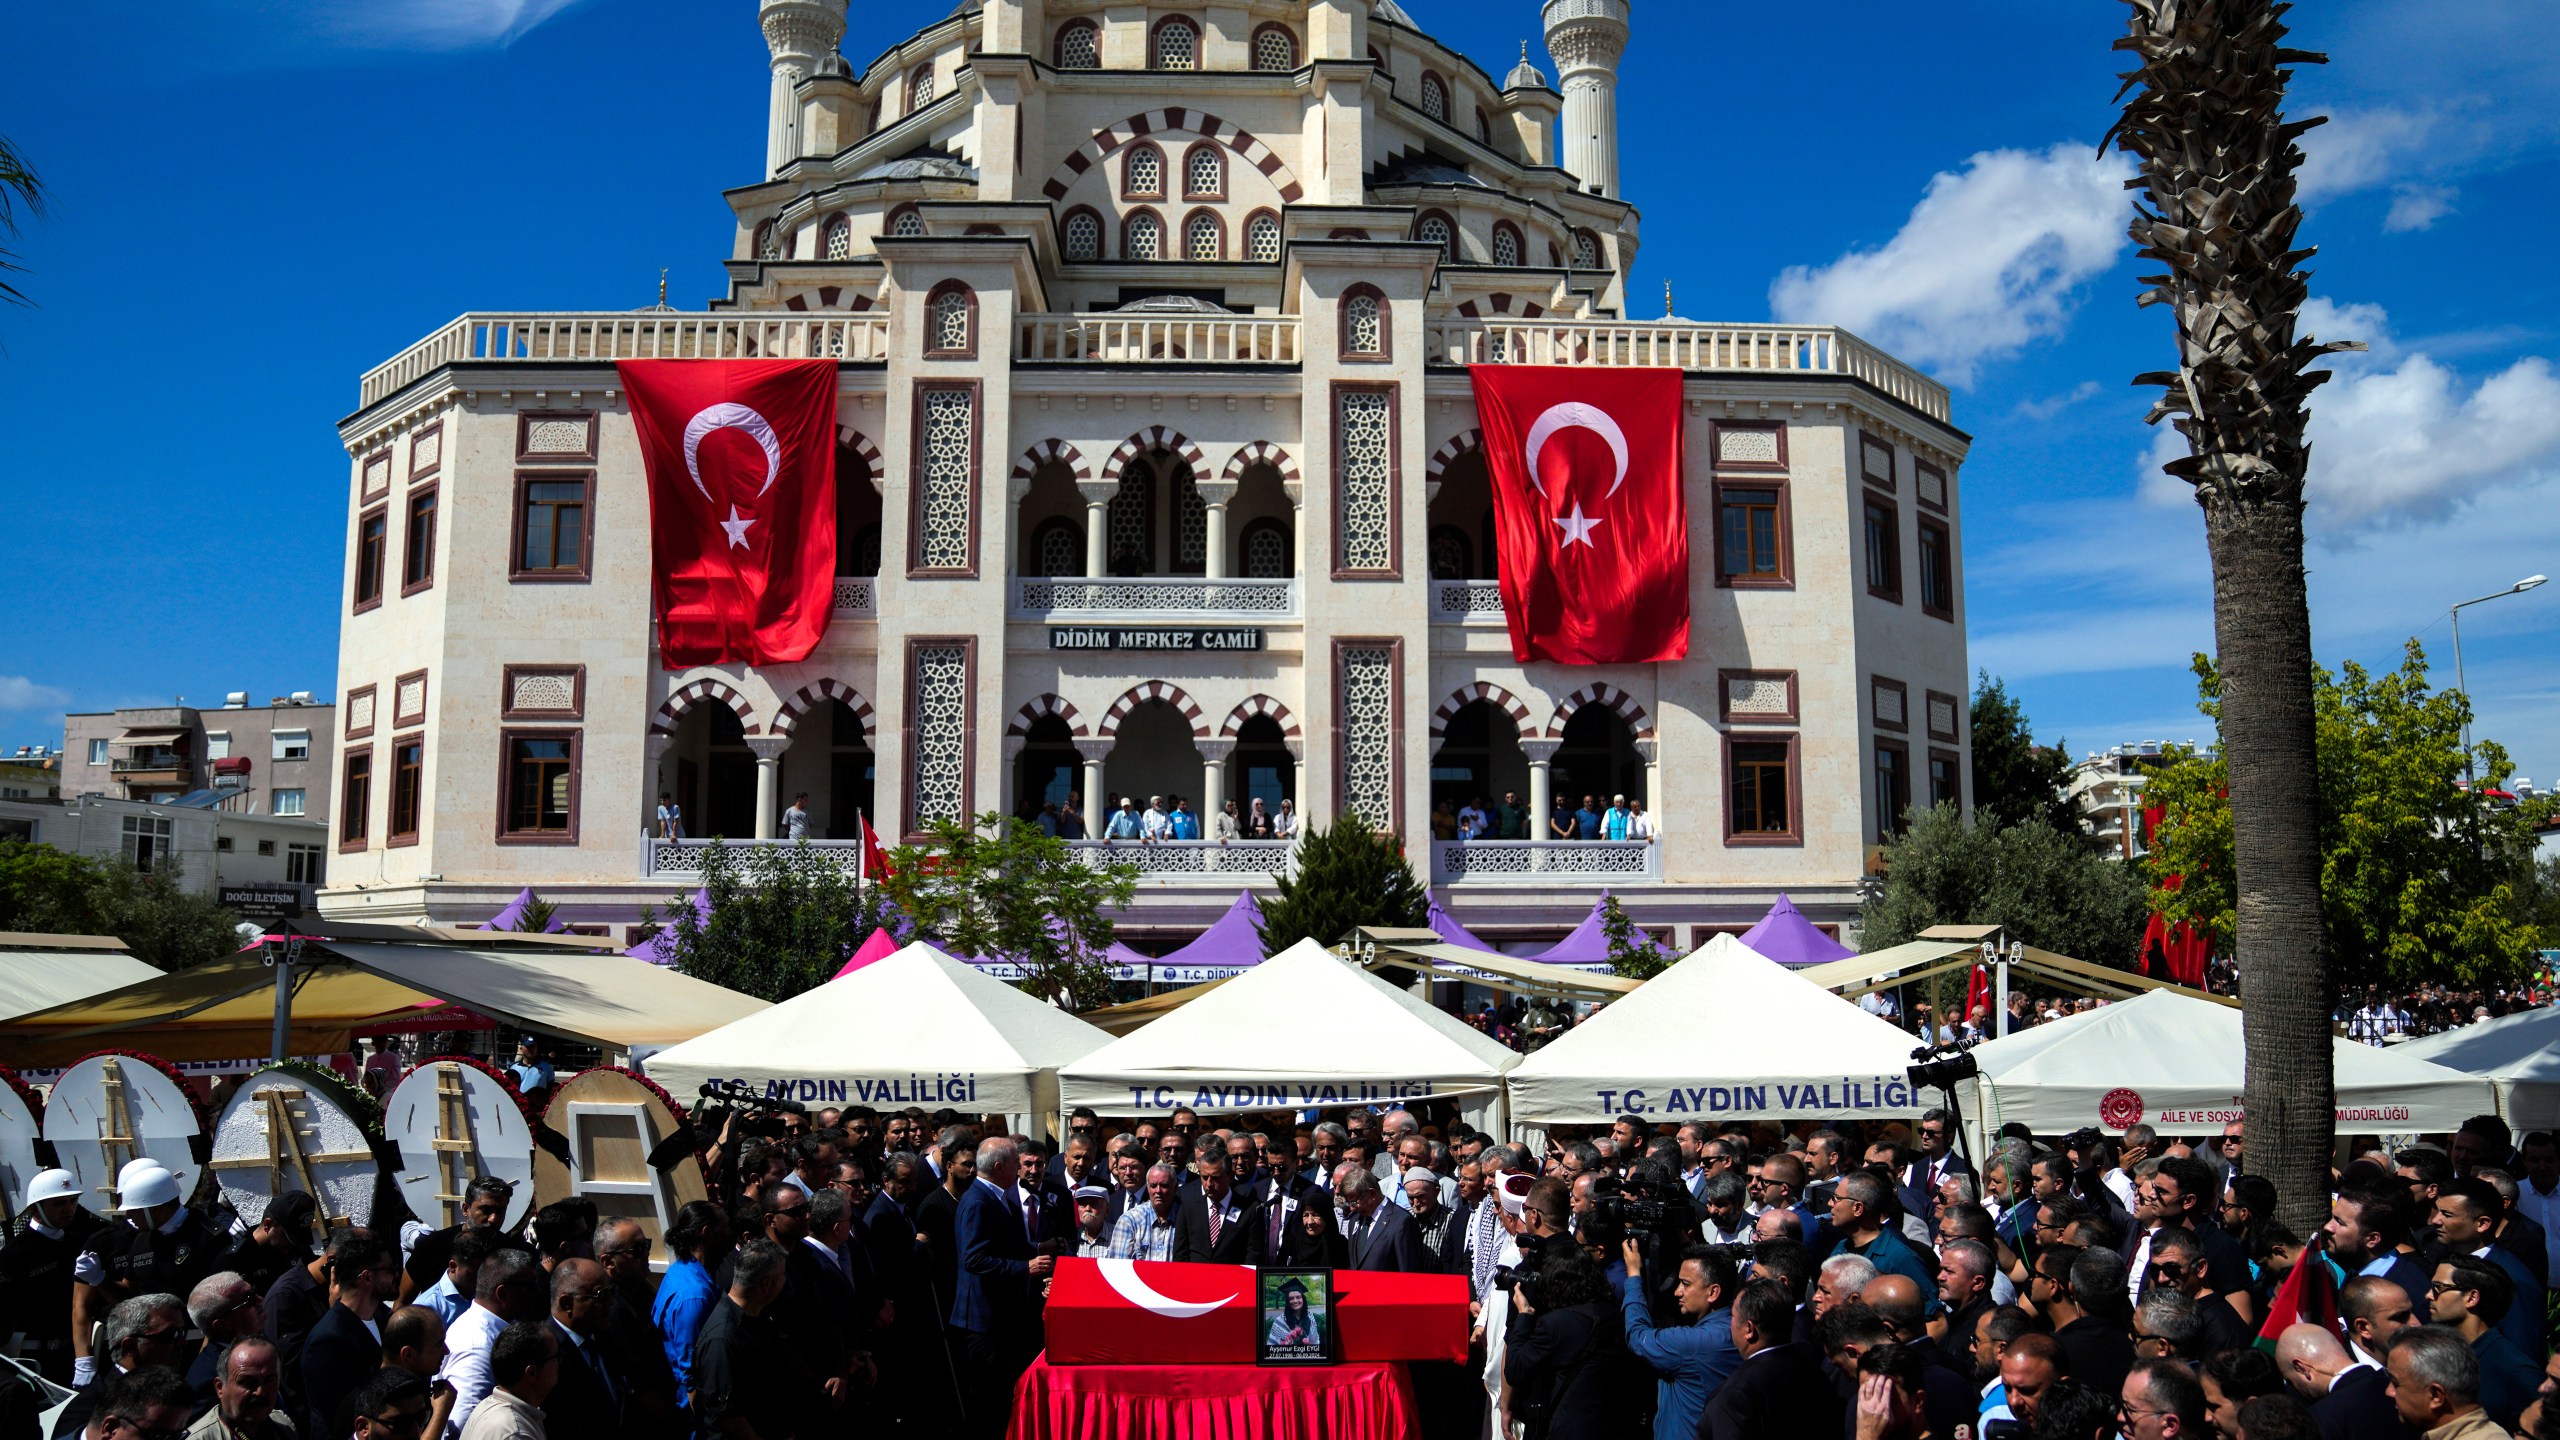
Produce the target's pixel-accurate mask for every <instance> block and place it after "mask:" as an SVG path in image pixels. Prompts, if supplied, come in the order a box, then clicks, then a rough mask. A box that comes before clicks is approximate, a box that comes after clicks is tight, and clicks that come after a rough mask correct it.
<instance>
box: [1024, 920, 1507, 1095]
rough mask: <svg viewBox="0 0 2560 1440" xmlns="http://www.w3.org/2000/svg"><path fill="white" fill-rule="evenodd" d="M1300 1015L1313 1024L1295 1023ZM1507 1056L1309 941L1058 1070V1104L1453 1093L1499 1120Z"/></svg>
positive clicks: (1488, 1040) (1492, 1043)
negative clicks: (1060, 1096) (1061, 1098)
mask: <svg viewBox="0 0 2560 1440" xmlns="http://www.w3.org/2000/svg"><path fill="white" fill-rule="evenodd" d="M1309 1021H1313V1022H1314V1023H1306V1022H1309ZM1519 1058H1520V1057H1519V1056H1518V1055H1517V1054H1516V1053H1514V1052H1513V1051H1511V1050H1509V1049H1508V1048H1506V1047H1504V1046H1502V1045H1500V1044H1497V1043H1496V1042H1495V1041H1494V1040H1493V1039H1492V1038H1491V1037H1489V1036H1487V1035H1485V1034H1483V1033H1482V1032H1480V1031H1477V1030H1475V1029H1472V1028H1470V1027H1469V1026H1468V1025H1466V1024H1465V1023H1464V1022H1463V1021H1460V1020H1458V1019H1455V1018H1454V1017H1452V1016H1449V1015H1446V1014H1443V1013H1442V1012H1441V1011H1440V1010H1438V1009H1437V1008H1435V1007H1433V1006H1432V1005H1430V1004H1429V1003H1427V1002H1425V1001H1423V1000H1420V999H1417V998H1416V997H1414V996H1412V995H1408V994H1406V993H1405V992H1404V991H1402V990H1398V989H1396V988H1395V987H1394V986H1392V985H1389V984H1388V983H1387V982H1385V981H1383V980H1380V979H1379V978H1378V977H1376V976H1374V975H1371V974H1369V973H1367V972H1365V971H1363V970H1361V969H1360V968H1359V967H1357V966H1355V965H1353V964H1351V963H1350V962H1348V961H1345V960H1342V959H1339V958H1337V957H1336V956H1334V954H1333V953H1332V952H1330V951H1328V950H1326V949H1325V948H1324V947H1323V946H1321V945H1318V944H1316V943H1315V942H1314V941H1312V940H1301V941H1299V942H1298V943H1297V944H1295V945H1292V946H1290V947H1289V948H1288V949H1286V950H1283V951H1281V952H1280V953H1279V954H1277V955H1274V956H1272V957H1271V958H1270V959H1268V960H1265V961H1263V962H1262V963H1261V964H1260V965H1257V966H1255V967H1254V968H1252V969H1250V970H1247V971H1243V972H1242V973H1240V974H1238V975H1237V976H1236V977H1235V978H1234V979H1232V980H1229V981H1226V982H1225V983H1223V984H1221V985H1219V986H1218V987H1217V988H1216V989H1213V990H1204V991H1203V992H1202V993H1201V994H1200V996H1199V998H1197V999H1195V1000H1193V1001H1191V1002H1190V1003H1189V1004H1187V1005H1184V1006H1183V1007H1182V1008H1180V1009H1178V1010H1175V1011H1173V1012H1171V1013H1169V1014H1167V1015H1166V1016H1164V1017H1163V1018H1162V1019H1160V1020H1155V1021H1152V1022H1150V1023H1148V1024H1146V1025H1143V1026H1140V1027H1139V1028H1138V1029H1136V1030H1133V1031H1131V1032H1130V1033H1128V1034H1127V1035H1124V1036H1121V1037H1120V1038H1119V1039H1117V1040H1114V1041H1112V1042H1111V1043H1110V1044H1109V1045H1106V1046H1104V1047H1102V1048H1101V1049H1099V1050H1096V1051H1094V1052H1093V1053H1092V1054H1090V1055H1087V1056H1085V1057H1084V1058H1083V1059H1081V1060H1078V1061H1076V1062H1075V1063H1074V1064H1072V1065H1069V1066H1067V1067H1065V1068H1064V1069H1063V1070H1062V1071H1061V1072H1060V1073H1059V1076H1058V1083H1059V1087H1060V1088H1061V1090H1062V1091H1063V1092H1064V1095H1063V1103H1064V1104H1066V1105H1068V1106H1070V1107H1072V1106H1077V1105H1090V1106H1092V1107H1093V1108H1094V1109H1095V1110H1097V1111H1099V1112H1101V1113H1103V1114H1105V1115H1164V1114H1168V1113H1170V1112H1172V1111H1173V1110H1174V1109H1176V1108H1177V1107H1182V1106H1188V1107H1190V1108H1191V1109H1194V1110H1197V1111H1199V1112H1201V1113H1202V1114H1212V1113H1215V1114H1236V1113H1239V1112H1242V1111H1247V1110H1305V1109H1312V1108H1319V1107H1324V1106H1333V1105H1394V1104H1397V1103H1399V1102H1402V1101H1407V1100H1420V1099H1424V1098H1427V1097H1432V1096H1452V1097H1457V1098H1458V1099H1459V1101H1460V1105H1461V1108H1463V1109H1466V1110H1469V1111H1472V1112H1475V1113H1476V1114H1477V1115H1478V1116H1480V1117H1483V1118H1482V1119H1480V1120H1479V1121H1478V1123H1479V1124H1480V1125H1481V1126H1482V1128H1486V1129H1492V1128H1494V1126H1493V1124H1492V1123H1488V1122H1490V1121H1498V1120H1499V1118H1500V1117H1499V1113H1498V1112H1499V1110H1500V1102H1501V1087H1502V1073H1503V1072H1504V1071H1505V1070H1507V1069H1509V1068H1510V1067H1511V1066H1512V1065H1513V1064H1515V1063H1516V1062H1517V1061H1518V1060H1519Z"/></svg>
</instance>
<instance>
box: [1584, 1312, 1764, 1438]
mask: <svg viewBox="0 0 2560 1440" xmlns="http://www.w3.org/2000/svg"><path fill="white" fill-rule="evenodd" d="M1611 1278H1613V1279H1616V1280H1617V1281H1618V1282H1619V1287H1618V1289H1619V1296H1620V1298H1619V1307H1620V1308H1621V1309H1622V1310H1623V1311H1624V1312H1625V1315H1626V1321H1627V1349H1628V1350H1630V1351H1632V1352H1634V1354H1635V1357H1636V1358H1637V1359H1639V1360H1642V1361H1643V1362H1644V1363H1646V1364H1647V1365H1650V1366H1652V1367H1653V1371H1654V1374H1655V1375H1656V1376H1657V1377H1658V1378H1657V1379H1656V1380H1655V1381H1654V1400H1653V1437H1654V1440H1692V1437H1694V1436H1695V1435H1696V1434H1697V1433H1698V1421H1699V1417H1701V1416H1703V1415H1705V1414H1706V1412H1707V1403H1708V1402H1709V1401H1711V1400H1713V1399H1715V1398H1716V1391H1718V1390H1720V1389H1722V1388H1724V1382H1725V1381H1726V1379H1727V1378H1729V1377H1730V1376H1731V1375H1732V1374H1733V1372H1734V1370H1735V1369H1736V1368H1737V1367H1738V1366H1740V1365H1741V1364H1742V1352H1741V1351H1739V1350H1736V1349H1735V1348H1734V1347H1733V1312H1732V1311H1730V1310H1722V1309H1719V1310H1711V1311H1709V1312H1708V1313H1707V1317H1706V1318H1705V1319H1703V1320H1701V1321H1699V1322H1698V1323H1697V1324H1695V1325H1680V1326H1674V1327H1669V1328H1663V1327H1657V1326H1656V1325H1655V1324H1654V1323H1653V1308H1652V1306H1651V1305H1649V1304H1648V1303H1646V1300H1645V1294H1644V1285H1643V1282H1641V1281H1630V1280H1629V1279H1627V1277H1626V1276H1625V1274H1624V1273H1623V1272H1621V1273H1620V1274H1618V1275H1615V1276H1613V1277H1611Z"/></svg>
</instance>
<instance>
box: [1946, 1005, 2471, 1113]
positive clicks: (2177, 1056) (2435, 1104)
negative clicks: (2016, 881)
mask: <svg viewBox="0 0 2560 1440" xmlns="http://www.w3.org/2000/svg"><path fill="white" fill-rule="evenodd" d="M2245 1053H2246V1046H2245V1044H2244V1042H2243V1041H2242V1038H2241V1032H2240V1012H2239V1011H2237V1010H2233V1009H2230V1008H2228V1007H2226V1006H2221V1005H2216V1004H2214V1003H2212V1002H2210V1001H2206V1000H2197V999H2193V998H2190V997H2188V996H2184V995H2177V994H2171V993H2169V992H2167V991H2158V990H2155V991H2153V992H2151V993H2150V994H2148V995H2144V996H2141V997H2139V998H2137V999H2132V1000H2121V1001H2118V1002H2116V1003H2115V1004H2113V1005H2108V1006H2105V1007H2103V1008H2100V1009H2097V1010H2092V1011H2089V1012H2087V1013H2086V1014H2081V1015H2074V1016H2072V1017H2071V1018H2069V1019H2067V1020H2056V1021H2053V1022H2052V1023H2050V1024H2045V1025H2038V1026H2036V1027H2035V1028H2034V1029H2032V1030H2027V1031H2023V1032H2021V1033H2019V1034H2015V1035H2011V1036H2008V1037H2006V1038H2005V1039H2000V1040H1993V1041H1989V1042H1987V1043H1985V1044H1982V1045H1977V1046H1975V1047H1974V1050H1973V1058H1974V1063H1975V1064H1977V1065H1979V1066H1980V1067H1981V1074H1980V1075H1979V1076H1978V1077H1977V1078H1975V1079H1972V1080H1968V1081H1965V1082H1964V1083H1963V1084H1962V1085H1960V1086H1959V1087H1957V1098H1958V1099H1959V1100H1961V1101H1962V1102H1963V1104H1964V1108H1965V1112H1966V1113H1965V1120H1966V1123H1967V1124H1968V1125H1969V1126H1973V1125H1978V1126H1979V1127H1980V1129H1979V1132H1978V1133H1980V1134H1989V1133H1993V1132H1996V1131H1998V1130H1999V1128H2000V1127H2001V1126H2003V1125H2006V1124H2010V1123H2012V1122H2024V1123H2025V1124H2026V1125H2028V1126H2029V1127H2031V1128H2032V1129H2034V1131H2035V1132H2036V1133H2037V1134H2039V1135H2061V1134H2066V1133H2068V1132H2070V1131H2073V1130H2077V1129H2079V1128H2080V1127H2082V1126H2084V1125H2094V1126H2097V1127H2098V1128H2100V1129H2102V1130H2106V1131H2109V1132H2111V1133H2119V1134H2120V1133H2122V1132H2123V1131H2124V1129H2125V1127H2127V1126H2129V1125H2132V1124H2134V1123H2136V1122H2137V1121H2139V1122H2144V1123H2147V1124H2149V1125H2151V1126H2153V1127H2155V1128H2156V1129H2158V1130H2159V1131H2160V1132H2161V1133H2163V1134H2167V1135H2182V1134H2185V1135H2193V1134H2219V1133H2220V1131H2221V1128H2222V1125H2223V1123H2224V1122H2226V1121H2230V1120H2237V1119H2239V1118H2240V1115H2241V1111H2240V1094H2241V1085H2242V1078H2241V1069H2242V1065H2243V1063H2244V1057H2245ZM2333 1054H2334V1057H2335V1060H2334V1063H2335V1066H2336V1070H2337V1124H2338V1129H2339V1131H2340V1132H2341V1133H2362V1134H2404V1135H2405V1134H2410V1133H2413V1132H2420V1131H2428V1130H2451V1129H2453V1128H2454V1127H2456V1126H2458V1125H2460V1124H2461V1123H2462V1122H2463V1121H2464V1120H2465V1119H2467V1118H2469V1117H2470V1116H2473V1115H2479V1114H2484V1113H2486V1112H2487V1111H2488V1110H2489V1109H2490V1106H2491V1095H2490V1090H2489V1082H2488V1081H2486V1080H2482V1079H2478V1078H2476V1077H2474V1076H2469V1075H2464V1074H2461V1073H2459V1072H2457V1071H2453V1070H2448V1069H2445V1068H2444V1067H2443V1066H2440V1065H2430V1064H2428V1063H2426V1062H2425V1061H2423V1060H2415V1059H2411V1058H2410V1057H2409V1056H2408V1055H2407V1054H2405V1053H2403V1052H2402V1051H2398V1050H2376V1049H2374V1048H2373V1047H2371V1046H2369V1045H2360V1044H2357V1043H2356V1042H2355V1041H2352V1040H2338V1041H2336V1042H2335V1043H2334V1046H2333Z"/></svg>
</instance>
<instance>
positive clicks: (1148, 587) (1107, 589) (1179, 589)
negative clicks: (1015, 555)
mask: <svg viewBox="0 0 2560 1440" xmlns="http://www.w3.org/2000/svg"><path fill="white" fill-rule="evenodd" d="M1013 611H1014V614H1015V615H1017V616H1019V617H1021V618H1023V619H1027V620H1101V619H1119V618H1123V617H1135V616H1146V617H1162V616H1180V617H1184V618H1188V619H1199V618H1203V617H1215V618H1220V619H1225V618H1235V619H1244V620H1280V619H1286V618H1289V617H1291V616H1294V615H1296V614H1297V613H1298V582H1297V581H1295V580H1210V579H1206V578H1204V577H1202V576H1198V575H1151V576H1143V577H1139V578H1135V579H1126V580H1122V579H1106V580H1085V579H1079V578H1075V577H1071V576H1045V577H1043V576H1022V577H1019V578H1017V579H1016V580H1015V581H1014V585H1013Z"/></svg>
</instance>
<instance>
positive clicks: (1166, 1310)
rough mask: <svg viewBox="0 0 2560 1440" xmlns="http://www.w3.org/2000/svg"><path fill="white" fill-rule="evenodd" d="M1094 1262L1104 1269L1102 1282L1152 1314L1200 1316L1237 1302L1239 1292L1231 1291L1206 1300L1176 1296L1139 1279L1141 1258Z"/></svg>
mask: <svg viewBox="0 0 2560 1440" xmlns="http://www.w3.org/2000/svg"><path fill="white" fill-rule="evenodd" d="M1093 1263H1094V1268H1096V1269H1097V1270H1099V1271H1101V1272H1102V1283H1104V1284H1106V1285H1108V1286H1110V1287H1111V1288H1112V1289H1113V1290H1115V1291H1117V1292H1119V1295H1120V1298H1121V1299H1123V1300H1126V1301H1128V1302H1129V1303H1130V1304H1132V1305H1135V1306H1137V1307H1138V1308H1139V1309H1141V1310H1144V1311H1146V1312H1147V1313H1148V1314H1151V1315H1162V1316H1163V1317H1165V1318H1166V1319H1168V1320H1196V1319H1198V1318H1199V1317H1201V1316H1203V1315H1206V1314H1208V1313H1209V1312H1210V1311H1212V1310H1215V1309H1217V1308H1219V1307H1220V1306H1222V1305H1228V1304H1231V1303H1233V1302H1234V1301H1235V1299H1236V1297H1235V1296H1233V1295H1229V1296H1226V1297H1225V1298H1223V1299H1218V1300H1211V1301H1209V1302H1207V1303H1206V1304H1200V1303H1195V1302H1193V1301H1189V1300H1176V1299H1174V1298H1173V1297H1172V1296H1170V1295H1167V1294H1165V1293H1164V1292H1162V1291H1160V1290H1158V1289H1156V1287H1154V1286H1153V1285H1150V1284H1148V1283H1147V1282H1146V1281H1144V1280H1141V1279H1139V1278H1138V1262H1137V1261H1135V1260H1096V1261H1095V1262H1093Z"/></svg>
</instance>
